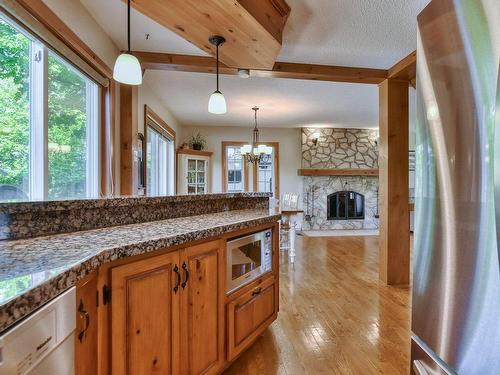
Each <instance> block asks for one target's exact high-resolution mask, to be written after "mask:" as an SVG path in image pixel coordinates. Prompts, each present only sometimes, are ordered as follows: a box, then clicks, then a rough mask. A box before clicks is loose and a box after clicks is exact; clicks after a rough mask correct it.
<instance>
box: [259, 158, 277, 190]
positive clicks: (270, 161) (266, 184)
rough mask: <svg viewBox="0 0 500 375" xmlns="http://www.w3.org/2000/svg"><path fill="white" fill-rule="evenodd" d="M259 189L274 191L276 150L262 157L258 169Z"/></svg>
mask: <svg viewBox="0 0 500 375" xmlns="http://www.w3.org/2000/svg"><path fill="white" fill-rule="evenodd" d="M257 189H258V190H257V191H259V192H267V193H274V150H273V153H272V154H271V155H265V156H264V157H262V158H261V160H260V162H259V166H258V169H257Z"/></svg>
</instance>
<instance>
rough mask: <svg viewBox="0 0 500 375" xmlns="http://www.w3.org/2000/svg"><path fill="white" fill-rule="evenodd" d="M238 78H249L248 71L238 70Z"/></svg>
mask: <svg viewBox="0 0 500 375" xmlns="http://www.w3.org/2000/svg"><path fill="white" fill-rule="evenodd" d="M238 76H239V77H240V78H250V70H249V69H238Z"/></svg>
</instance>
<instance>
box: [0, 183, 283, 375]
mask: <svg viewBox="0 0 500 375" xmlns="http://www.w3.org/2000/svg"><path fill="white" fill-rule="evenodd" d="M268 199H269V198H268V196H267V195H266V194H249V193H242V194H211V195H206V196H197V197H192V196H186V197H164V198H127V199H123V198H120V199H118V200H116V201H115V202H110V201H112V200H104V201H107V202H105V203H103V200H94V201H71V202H69V203H68V202H67V203H63V204H62V205H61V204H59V205H56V204H55V203H46V204H43V203H36V204H33V205H34V206H33V207H31V208H30V207H29V204H28V203H23V204H19V206H17V208H16V206H15V205H2V206H0V212H1V213H2V217H3V218H4V220H3V227H2V230H1V233H2V234H3V236H4V237H9V236H10V238H7V239H5V240H3V241H0V282H1V284H0V285H1V287H0V335H3V334H6V333H8V332H9V331H10V330H14V329H16V325H18V324H20V322H21V323H22V321H23V319H26V318H28V319H29V316H30V315H31V314H33V313H34V312H36V311H37V310H38V309H40V308H41V307H42V306H44V305H46V304H47V303H49V302H50V301H52V300H53V299H54V298H56V297H57V296H59V295H61V293H64V292H66V291H68V290H71V289H72V288H76V293H75V295H76V298H75V313H76V318H75V329H74V342H75V352H74V353H75V369H76V373H77V374H107V373H112V374H125V373H146V372H147V373H150V372H151V371H153V370H154V371H158V373H172V374H177V373H186V374H198V373H200V374H201V373H204V374H212V373H213V374H216V373H220V372H221V371H222V370H223V369H224V368H225V367H226V366H227V365H228V364H229V363H230V362H231V361H232V360H234V359H235V358H236V357H237V356H238V355H239V354H240V353H241V352H242V351H243V350H245V349H246V348H247V347H248V346H249V345H251V343H252V342H253V341H254V340H255V339H256V338H257V337H258V336H259V335H260V333H262V331H263V330H264V329H265V328H266V327H267V326H268V325H269V324H270V323H271V322H272V321H274V320H275V319H276V316H277V311H278V253H277V248H278V242H277V241H278V224H277V222H278V220H279V218H280V215H279V214H278V213H277V212H274V211H270V210H269V204H268ZM152 202H154V204H153V203H152ZM51 204H52V207H51ZM189 207H192V209H191V210H190V209H189ZM35 209H38V210H39V212H38V213H37V214H34V211H33V210H35ZM127 210H129V211H130V212H129V213H128V214H127ZM84 212H85V213H86V215H85V216H83V217H82V215H81V213H84ZM148 212H150V213H151V214H148ZM26 215H29V216H30V220H29V221H27V220H26ZM60 216H61V217H63V218H64V220H65V221H67V222H66V223H65V225H64V226H59V228H62V227H64V230H62V231H63V232H65V233H57V231H58V227H57V226H55V225H53V223H54V221H57V220H59V219H58V217H60ZM150 217H154V218H155V219H157V220H154V221H148V218H150ZM70 218H72V219H70ZM103 218H104V219H103ZM116 218H119V219H118V220H117V219H116ZM36 219H38V220H39V221H40V222H39V225H30V227H29V228H27V227H26V225H25V223H27V222H29V223H31V222H32V221H33V220H36ZM127 221H129V222H128V223H127ZM130 221H136V222H134V223H130ZM124 222H125V223H126V224H125V225H123V223H124ZM108 225H109V226H108ZM40 228H45V229H46V230H47V232H48V233H49V235H42V236H40V235H39V234H43V233H41V232H40ZM82 228H83V230H82ZM89 228H93V229H89ZM265 229H270V230H271V231H272V239H273V240H272V249H273V251H272V253H273V257H272V259H273V260H272V269H271V271H270V272H267V273H265V274H263V275H262V276H260V277H258V278H256V279H255V280H251V281H250V282H249V283H248V284H245V285H242V286H241V288H239V289H237V290H234V291H232V292H231V293H230V294H227V293H226V275H227V273H228V272H229V273H230V272H231V269H229V270H228V269H227V264H226V243H227V241H228V240H230V239H232V238H236V237H241V236H246V235H248V234H251V233H255V232H258V231H262V230H265ZM30 234H35V235H37V236H36V237H30ZM154 371H153V372H154Z"/></svg>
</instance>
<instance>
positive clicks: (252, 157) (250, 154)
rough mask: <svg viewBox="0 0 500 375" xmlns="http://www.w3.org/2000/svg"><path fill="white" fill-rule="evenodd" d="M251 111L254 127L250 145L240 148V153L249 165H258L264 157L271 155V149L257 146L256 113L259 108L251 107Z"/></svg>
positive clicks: (260, 145)
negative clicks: (252, 112)
mask: <svg viewBox="0 0 500 375" xmlns="http://www.w3.org/2000/svg"><path fill="white" fill-rule="evenodd" d="M252 110H253V111H254V112H255V114H254V118H255V127H254V129H253V140H252V144H247V145H244V146H242V147H241V149H240V152H241V154H242V155H243V156H244V157H245V159H246V160H247V161H248V162H249V163H256V164H258V163H260V161H261V160H262V159H263V158H264V157H266V156H268V155H271V154H272V153H273V148H272V147H269V146H266V145H262V144H259V128H258V127H257V111H258V110H259V107H253V108H252Z"/></svg>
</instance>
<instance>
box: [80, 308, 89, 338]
mask: <svg viewBox="0 0 500 375" xmlns="http://www.w3.org/2000/svg"><path fill="white" fill-rule="evenodd" d="M78 312H79V313H80V317H81V318H83V319H85V328H83V330H82V331H81V332H80V333H79V334H78V341H80V343H82V342H83V340H85V338H86V337H87V331H88V329H89V326H90V314H89V313H88V311H87V310H85V306H84V305H83V300H80V305H78Z"/></svg>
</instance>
